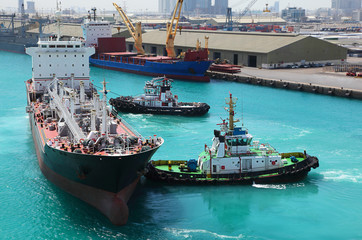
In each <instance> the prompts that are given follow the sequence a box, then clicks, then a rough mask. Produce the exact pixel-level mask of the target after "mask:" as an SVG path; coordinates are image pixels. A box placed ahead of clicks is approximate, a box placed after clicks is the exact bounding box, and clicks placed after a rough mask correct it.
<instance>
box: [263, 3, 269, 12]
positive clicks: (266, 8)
mask: <svg viewBox="0 0 362 240" xmlns="http://www.w3.org/2000/svg"><path fill="white" fill-rule="evenodd" d="M268 6H269V4H265V9H264V10H263V12H270V9H269V8H268Z"/></svg>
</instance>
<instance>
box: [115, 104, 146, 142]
mask: <svg viewBox="0 0 362 240" xmlns="http://www.w3.org/2000/svg"><path fill="white" fill-rule="evenodd" d="M112 115H113V116H115V117H116V118H117V119H118V120H120V122H121V123H122V124H123V125H124V126H126V127H127V128H128V129H129V130H130V131H131V132H132V133H133V134H134V135H135V136H137V137H139V136H141V134H140V133H139V132H137V131H136V130H135V129H134V128H133V127H131V125H129V124H128V123H127V122H126V121H122V118H121V116H119V115H118V113H117V110H115V109H114V108H112ZM141 138H143V137H142V136H141Z"/></svg>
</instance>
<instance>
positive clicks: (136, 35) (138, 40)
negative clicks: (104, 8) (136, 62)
mask: <svg viewBox="0 0 362 240" xmlns="http://www.w3.org/2000/svg"><path fill="white" fill-rule="evenodd" d="M113 6H114V7H115V8H116V9H117V11H118V13H119V15H121V17H122V19H123V22H124V24H125V25H126V27H127V28H128V31H129V33H130V34H131V35H132V37H133V39H134V46H135V48H136V49H137V53H138V54H141V55H144V54H145V50H144V49H143V47H142V28H141V22H137V23H136V27H134V26H133V24H132V22H131V21H130V20H129V18H128V17H127V15H126V13H125V12H124V11H123V9H122V8H121V7H119V6H118V5H117V4H116V3H113Z"/></svg>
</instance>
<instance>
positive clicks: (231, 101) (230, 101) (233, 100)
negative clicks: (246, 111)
mask: <svg viewBox="0 0 362 240" xmlns="http://www.w3.org/2000/svg"><path fill="white" fill-rule="evenodd" d="M237 100H238V99H237V98H236V97H234V98H233V96H232V94H231V93H230V98H225V102H226V104H227V105H229V107H228V108H227V107H226V108H225V110H226V111H228V112H229V130H230V131H233V130H234V123H236V122H239V119H236V120H234V115H235V112H234V107H235V106H236V101H237Z"/></svg>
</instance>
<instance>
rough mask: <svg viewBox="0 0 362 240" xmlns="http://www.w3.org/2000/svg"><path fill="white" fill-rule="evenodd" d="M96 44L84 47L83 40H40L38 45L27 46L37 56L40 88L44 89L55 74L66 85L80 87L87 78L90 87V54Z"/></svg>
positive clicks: (35, 65) (35, 71) (35, 73)
mask: <svg viewBox="0 0 362 240" xmlns="http://www.w3.org/2000/svg"><path fill="white" fill-rule="evenodd" d="M94 52H95V50H94V48H93V47H84V45H83V43H82V42H81V41H80V40H71V41H57V40H55V41H53V40H52V39H40V40H39V42H38V47H31V48H27V49H26V53H27V54H28V55H30V56H32V59H33V74H32V80H33V81H34V82H35V84H34V85H33V86H34V87H35V90H36V91H44V90H45V89H46V86H47V85H48V84H49V82H50V81H52V80H53V79H54V77H56V78H58V79H59V80H62V81H63V83H64V85H65V87H72V88H79V81H80V80H83V81H84V84H85V88H86V89H88V88H89V57H90V56H91V55H93V54H94Z"/></svg>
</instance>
